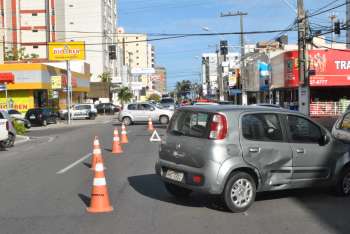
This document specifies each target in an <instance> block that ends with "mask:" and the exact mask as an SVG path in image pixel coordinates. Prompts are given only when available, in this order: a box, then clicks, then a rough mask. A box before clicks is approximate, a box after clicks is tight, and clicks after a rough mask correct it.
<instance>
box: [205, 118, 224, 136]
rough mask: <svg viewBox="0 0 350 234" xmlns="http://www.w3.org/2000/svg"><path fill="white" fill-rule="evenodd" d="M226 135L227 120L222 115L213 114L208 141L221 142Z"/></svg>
mask: <svg viewBox="0 0 350 234" xmlns="http://www.w3.org/2000/svg"><path fill="white" fill-rule="evenodd" d="M226 135H227V120H226V117H225V116H224V115H222V114H215V115H214V116H213V120H212V122H211V123H210V134H209V139H213V140H222V139H225V137H226Z"/></svg>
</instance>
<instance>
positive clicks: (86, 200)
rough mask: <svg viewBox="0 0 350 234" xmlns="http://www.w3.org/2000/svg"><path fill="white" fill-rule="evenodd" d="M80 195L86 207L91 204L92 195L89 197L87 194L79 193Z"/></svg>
mask: <svg viewBox="0 0 350 234" xmlns="http://www.w3.org/2000/svg"><path fill="white" fill-rule="evenodd" d="M78 196H79V198H80V199H81V200H82V201H83V202H84V204H85V206H86V207H89V206H90V201H91V198H90V197H88V196H86V195H84V194H82V193H79V194H78Z"/></svg>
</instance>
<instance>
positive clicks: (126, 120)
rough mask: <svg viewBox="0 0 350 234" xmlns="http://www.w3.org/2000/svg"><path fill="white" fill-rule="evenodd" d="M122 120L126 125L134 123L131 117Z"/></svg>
mask: <svg viewBox="0 0 350 234" xmlns="http://www.w3.org/2000/svg"><path fill="white" fill-rule="evenodd" d="M122 122H123V124H125V125H126V126H129V125H131V124H132V121H131V119H130V117H124V118H123V121H122Z"/></svg>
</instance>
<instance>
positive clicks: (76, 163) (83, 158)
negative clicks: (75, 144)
mask: <svg viewBox="0 0 350 234" xmlns="http://www.w3.org/2000/svg"><path fill="white" fill-rule="evenodd" d="M91 155H92V154H91V153H89V154H87V155H85V156H84V157H82V158H81V159H79V160H77V161H75V162H74V163H72V164H70V165H69V166H67V167H65V168H63V169H62V170H60V171H58V172H56V174H57V175H59V174H63V173H65V172H67V171H69V170H70V169H72V168H73V167H75V166H76V165H78V164H79V163H81V162H82V161H84V160H85V159H87V158H89V157H91Z"/></svg>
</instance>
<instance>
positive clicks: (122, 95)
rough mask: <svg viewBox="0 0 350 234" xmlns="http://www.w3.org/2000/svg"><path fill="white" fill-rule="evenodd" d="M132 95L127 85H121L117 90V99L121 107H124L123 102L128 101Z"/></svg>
mask: <svg viewBox="0 0 350 234" xmlns="http://www.w3.org/2000/svg"><path fill="white" fill-rule="evenodd" d="M133 97H134V95H133V94H132V92H131V91H130V90H129V88H128V87H122V88H120V89H119V91H118V99H119V101H120V104H121V106H122V108H123V107H124V103H127V102H130V101H131V99H132V98H133Z"/></svg>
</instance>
